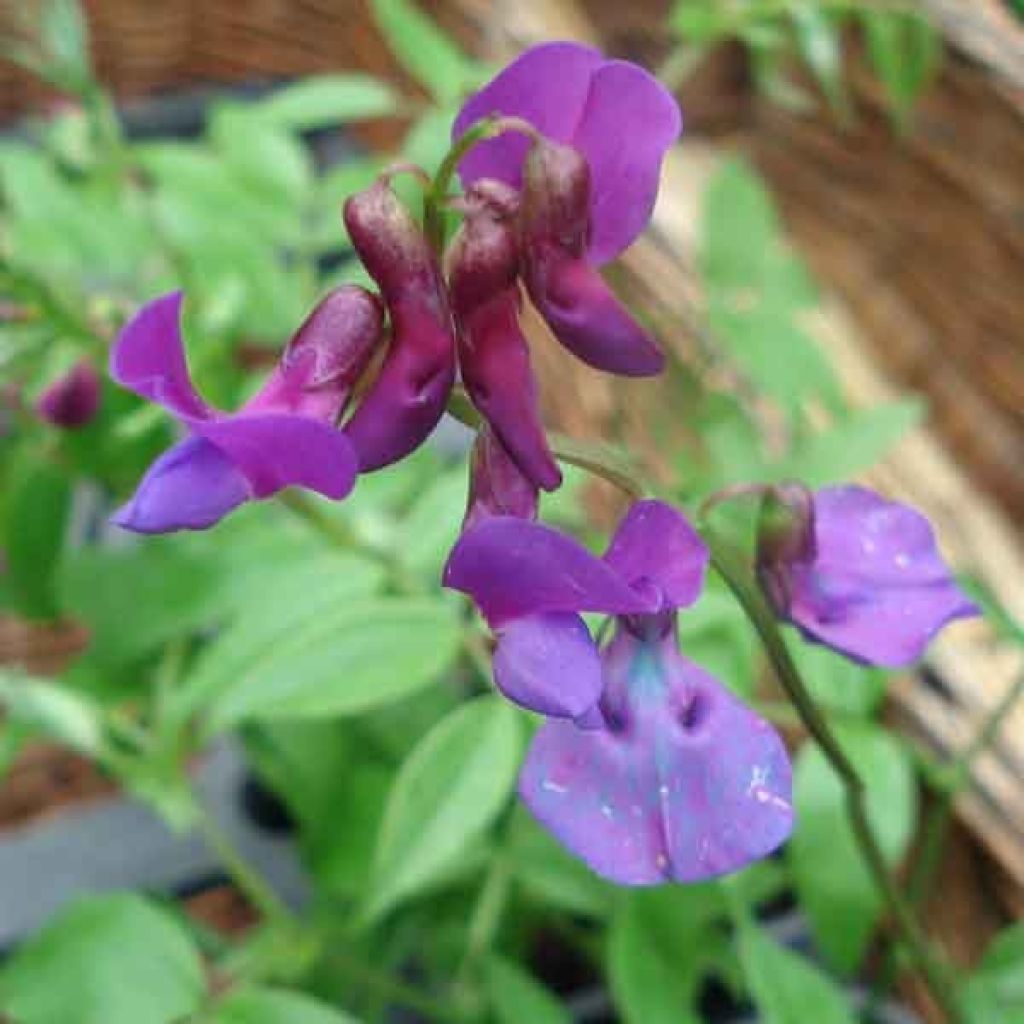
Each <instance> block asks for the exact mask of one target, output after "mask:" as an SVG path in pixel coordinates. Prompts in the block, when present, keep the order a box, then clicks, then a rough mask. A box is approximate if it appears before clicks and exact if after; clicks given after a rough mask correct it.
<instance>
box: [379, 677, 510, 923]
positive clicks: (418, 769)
mask: <svg viewBox="0 0 1024 1024" xmlns="http://www.w3.org/2000/svg"><path fill="white" fill-rule="evenodd" d="M521 747H522V743H521V729H520V719H519V715H518V712H516V710H515V709H514V708H512V707H511V706H510V705H509V704H508V703H506V702H505V701H503V700H501V699H499V698H497V697H479V698H477V699H476V700H473V701H471V702H469V703H468V704H465V705H463V706H462V707H461V708H459V709H458V710H457V711H454V712H453V713H452V714H450V715H448V716H447V717H446V718H444V719H442V720H441V721H440V722H439V723H438V724H437V725H436V726H434V728H433V729H431V731H430V732H429V733H427V735H426V736H425V737H424V738H423V739H422V741H421V742H420V743H419V744H418V745H417V746H416V748H415V749H414V750H413V752H412V753H411V754H410V755H409V757H408V758H407V759H406V761H405V763H404V764H403V765H402V768H401V770H400V772H399V774H398V778H397V779H396V780H395V784H394V787H393V789H392V790H391V795H390V796H389V798H388V806H387V810H386V812H385V815H384V823H383V825H382V827H381V831H380V836H379V839H378V842H377V853H376V857H375V860H374V872H373V880H372V885H371V892H370V895H369V899H368V901H367V907H366V914H367V916H369V917H378V916H380V915H381V914H382V913H384V912H385V911H387V910H388V909H390V908H391V907H393V906H394V905H395V904H396V903H398V902H399V901H400V900H402V899H404V898H406V897H407V896H409V895H410V894H411V893H413V892H415V891H417V890H419V889H422V888H423V887H424V886H426V885H428V884H429V883H431V882H433V881H434V880H436V879H437V877H438V876H439V875H442V874H443V873H445V872H446V871H448V870H450V868H451V866H452V864H453V863H454V862H456V861H457V859H458V857H459V855H460V854H461V853H462V851H463V850H464V849H465V848H466V847H467V846H469V845H470V844H471V842H472V841H473V840H475V839H477V838H479V837H480V836H481V834H482V833H483V832H484V830H485V829H486V828H487V827H488V825H490V824H491V822H492V821H493V820H494V819H495V817H496V816H497V815H498V813H499V812H500V811H501V809H502V807H504V806H505V803H506V801H507V800H508V798H509V796H510V795H511V792H512V787H513V785H514V783H515V777H516V771H517V769H518V767H519V757H520V754H521Z"/></svg>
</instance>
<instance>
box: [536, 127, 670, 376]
mask: <svg viewBox="0 0 1024 1024" xmlns="http://www.w3.org/2000/svg"><path fill="white" fill-rule="evenodd" d="M590 190H591V184H590V169H589V167H588V166H587V162H586V160H585V159H584V158H583V156H582V155H581V154H580V153H579V152H577V151H576V150H575V149H573V148H572V147H571V146H563V145H560V144H558V143H555V142H551V141H550V140H548V139H543V138H541V139H538V140H537V141H535V142H534V144H533V146H532V147H531V149H530V152H529V154H528V155H527V157H526V162H525V164H524V167H523V205H522V218H521V225H522V238H523V261H524V279H525V282H526V287H527V290H528V291H529V293H530V298H531V299H532V300H533V303H534V305H535V306H536V307H537V309H538V310H539V311H540V313H541V315H542V316H543V317H544V319H545V320H546V321H547V323H548V326H549V327H550V328H551V330H552V331H553V332H554V335H555V337H556V338H558V340H559V341H560V342H561V343H562V344H563V345H565V347H566V348H568V349H569V350H570V351H571V352H572V353H573V354H575V355H576V356H577V357H579V358H580V359H582V360H583V361H584V362H585V363H588V364H590V365H591V366H594V367H596V368H597V369H599V370H606V371H607V372H609V373H617V374H622V375H624V376H629V377H643V376H649V375H652V374H656V373H660V372H661V370H662V368H663V366H664V357H663V356H662V354H661V351H660V350H659V349H658V347H657V345H656V344H655V343H654V341H653V339H652V338H651V337H650V335H649V334H648V333H647V331H645V330H644V329H643V328H642V327H641V326H640V325H639V324H638V323H637V322H636V321H635V320H634V319H633V317H632V316H630V314H629V313H628V312H627V311H626V310H625V308H623V306H622V305H621V304H620V303H619V301H618V299H616V298H615V296H614V295H613V294H612V292H611V290H610V289H609V288H608V286H607V285H606V284H605V282H604V279H603V278H602V277H601V275H600V274H599V273H598V272H597V270H596V269H594V267H592V266H591V265H590V264H589V263H588V262H587V259H586V250H587V243H588V240H589V235H590V208H591V203H590Z"/></svg>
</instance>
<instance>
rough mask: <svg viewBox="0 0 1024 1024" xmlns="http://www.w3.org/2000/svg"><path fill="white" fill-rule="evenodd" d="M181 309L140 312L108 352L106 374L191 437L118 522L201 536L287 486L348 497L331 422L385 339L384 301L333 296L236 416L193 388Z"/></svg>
mask: <svg viewBox="0 0 1024 1024" xmlns="http://www.w3.org/2000/svg"><path fill="white" fill-rule="evenodd" d="M181 304H182V296H181V294H180V293H178V292H174V293H172V294H170V295H165V296H163V297H162V298H159V299H156V300H154V301H153V302H150V303H149V304H148V305H146V306H144V307H143V308H142V309H141V310H140V311H139V312H138V313H137V314H136V315H135V317H134V318H133V319H132V320H131V321H130V322H129V323H128V324H127V326H126V327H125V328H124V330H123V331H122V332H121V336H120V337H119V338H118V340H117V343H116V345H115V346H114V349H113V351H112V352H111V360H110V373H111V376H112V377H113V378H114V379H115V380H116V381H117V382H118V383H120V384H121V385H123V386H124V387H126V388H128V389H129V390H131V391H134V392H135V393H136V394H138V395H141V396H142V397H143V398H147V399H149V400H150V401H152V402H156V403H158V404H159V405H162V406H163V407H164V408H165V409H166V410H167V411H168V412H170V413H171V414H172V415H173V416H174V417H175V418H176V419H177V420H178V421H179V422H180V423H181V424H182V425H183V426H184V427H186V428H187V430H188V434H189V436H188V437H187V438H186V439H185V440H183V441H181V442H179V443H178V444H176V445H175V446H174V447H173V448H171V449H170V450H169V451H167V452H165V453H164V454H163V455H162V456H160V458H158V459H157V460H156V462H154V463H153V465H152V466H151V467H150V468H149V470H148V472H147V473H146V475H145V476H144V477H143V479H142V482H141V483H140V484H139V487H138V489H137V490H136V492H135V494H134V495H133V497H132V498H131V500H130V501H129V502H128V503H127V504H126V505H125V506H123V507H122V508H121V509H120V510H119V511H118V512H117V513H116V515H115V516H114V522H115V523H117V524H118V525H119V526H122V527H124V528H125V529H128V530H134V531H136V532H139V533H165V532H169V531H173V530H201V529H205V528H206V527H209V526H212V525H213V524H214V523H216V522H218V521H219V520H220V519H222V518H223V517H224V516H225V515H227V513H228V512H230V511H231V510H232V509H234V508H235V507H236V506H237V505H239V504H241V503H242V502H243V501H247V500H249V499H259V498H266V497H269V496H270V495H272V494H275V493H277V492H278V491H279V490H281V489H282V488H284V487H289V486H298V487H306V488H309V489H310V490H313V491H317V492H319V493H320V494H323V495H325V496H327V497H329V498H343V497H345V495H347V494H348V492H349V491H350V490H351V489H352V486H353V484H354V483H355V478H356V471H357V463H356V456H355V453H354V451H353V449H352V445H351V443H350V441H349V440H348V438H347V437H346V436H345V435H344V434H342V433H341V432H340V431H339V430H338V429H336V424H337V421H338V418H339V417H340V415H341V413H342V411H343V409H344V407H345V405H346V403H347V401H348V398H349V395H350V393H351V389H352V385H353V384H354V383H355V381H356V379H357V378H358V376H359V375H360V373H361V372H362V370H363V368H364V367H365V366H366V364H367V362H368V360H369V358H370V356H371V355H372V353H373V349H374V347H375V345H376V344H377V342H378V340H379V338H380V333H381V320H382V312H381V307H380V303H379V301H378V300H377V299H376V298H375V297H374V296H373V295H371V294H370V293H369V292H367V291H364V290H363V289H362V288H356V287H354V286H349V287H343V288H338V289H336V290H335V291H333V292H331V293H330V294H328V295H327V297H326V298H324V299H323V300H322V301H321V303H320V304H319V305H318V306H317V307H316V308H315V309H314V310H313V312H312V313H311V314H310V316H309V317H308V318H307V320H306V321H305V323H304V324H303V325H302V327H301V328H300V329H299V330H298V332H297V333H296V334H295V336H294V337H293V338H292V340H291V342H290V343H289V344H288V346H287V348H286V349H285V351H284V353H283V355H282V357H281V361H280V363H279V364H278V366H277V368H276V369H275V370H274V372H273V373H272V374H271V376H270V377H269V379H268V380H267V382H266V383H265V384H264V385H263V387H262V389H261V390H260V391H259V392H258V393H257V394H256V395H255V396H254V397H253V398H252V399H250V400H249V401H248V402H247V403H246V404H245V405H244V406H243V407H242V409H241V410H239V411H238V412H237V413H222V412H219V411H217V410H215V409H212V408H211V407H210V406H208V405H207V404H206V403H205V402H204V401H203V400H202V398H200V397H199V395H198V394H197V393H196V391H195V389H194V387H193V386H192V382H191V380H190V379H189V374H188V368H187V366H186V363H185V352H184V347H183V344H182V339H181V333H180V318H181Z"/></svg>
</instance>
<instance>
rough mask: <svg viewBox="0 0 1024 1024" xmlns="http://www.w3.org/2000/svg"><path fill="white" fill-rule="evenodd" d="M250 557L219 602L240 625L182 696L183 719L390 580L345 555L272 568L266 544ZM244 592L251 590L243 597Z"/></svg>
mask: <svg viewBox="0 0 1024 1024" xmlns="http://www.w3.org/2000/svg"><path fill="white" fill-rule="evenodd" d="M287 550H288V549H287V548H285V549H284V553H285V554H287ZM249 557H250V558H251V562H250V565H249V571H245V570H244V567H242V566H240V567H239V571H238V572H230V573H229V574H228V576H227V578H226V579H224V578H222V579H221V581H220V587H219V588H218V594H217V602H218V603H220V602H221V601H224V603H225V604H226V606H227V607H229V608H231V609H232V610H233V612H234V613H235V614H236V616H237V620H236V621H235V622H234V623H233V624H232V625H231V626H230V627H229V628H228V629H226V630H225V631H224V632H223V633H222V634H221V635H220V636H219V637H218V638H217V639H216V640H215V641H214V642H213V643H212V644H210V646H209V647H207V648H206V650H205V651H204V652H203V655H202V657H201V658H200V659H199V661H198V663H197V664H196V666H195V668H194V669H193V671H192V673H191V674H190V675H189V677H188V679H187V680H186V681H185V683H184V685H183V686H182V687H181V688H180V689H179V690H178V691H177V692H176V693H175V694H174V696H173V698H172V700H173V706H174V708H175V710H176V712H177V713H178V714H179V715H187V714H189V713H191V712H192V711H194V710H196V709H197V708H200V707H203V706H206V705H210V704H212V703H215V702H216V701H217V699H218V698H219V696H220V695H221V694H222V693H225V692H227V691H229V690H230V689H231V688H232V687H233V686H237V685H238V684H237V680H238V679H239V678H241V677H243V676H246V677H247V674H249V673H252V672H253V671H256V670H257V668H258V665H259V663H260V662H261V660H263V659H266V658H268V657H270V656H272V655H273V653H274V650H275V648H277V647H279V646H280V645H281V644H283V643H285V642H286V641H287V640H288V639H289V638H291V637H293V636H294V635H295V634H296V632H297V631H299V630H301V629H304V628H307V629H308V628H309V627H310V626H311V624H315V623H317V622H318V621H319V620H321V619H323V618H324V617H325V616H329V615H331V614H335V613H337V612H338V611H339V609H341V610H344V609H347V608H348V607H349V606H351V605H352V604H353V603H355V602H361V601H362V600H364V599H365V598H367V597H369V596H371V595H372V594H375V593H376V592H377V591H378V590H379V589H380V586H381V584H382V582H383V578H384V577H383V572H382V570H381V569H380V567H379V566H377V565H375V564H373V563H371V562H368V561H366V560H365V559H362V558H357V557H355V556H351V555H340V554H313V555H312V556H309V555H307V556H304V557H301V558H299V557H293V558H292V559H291V560H290V564H289V562H285V563H284V564H280V565H277V566H275V567H273V568H270V566H268V561H269V560H270V558H271V557H274V556H271V555H270V553H269V552H268V551H267V549H266V548H265V547H264V546H262V545H260V544H259V542H258V538H254V543H253V544H252V545H251V546H250V548H249ZM227 568H229V569H230V563H229V565H228V566H227ZM225 586H226V587H227V588H228V589H227V592H226V593H225V591H224V589H222V588H224V587H225ZM236 586H242V587H244V588H245V589H244V590H242V591H236V590H235V587H236ZM239 598H244V599H243V600H239Z"/></svg>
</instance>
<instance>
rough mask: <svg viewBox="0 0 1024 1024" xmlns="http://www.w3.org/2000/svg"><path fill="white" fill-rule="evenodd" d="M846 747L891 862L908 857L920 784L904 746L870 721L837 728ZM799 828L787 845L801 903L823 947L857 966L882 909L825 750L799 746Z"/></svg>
mask: <svg viewBox="0 0 1024 1024" xmlns="http://www.w3.org/2000/svg"><path fill="white" fill-rule="evenodd" d="M833 728H834V731H835V733H836V736H837V738H838V740H839V742H840V743H841V745H842V747H843V750H844V751H846V754H847V756H848V757H849V758H850V760H851V761H852V762H853V765H854V767H855V768H856V769H857V771H858V772H859V773H860V776H861V778H862V779H863V780H864V784H865V790H866V794H867V804H868V817H869V819H870V821H871V824H872V827H873V828H874V831H875V835H876V836H877V838H878V842H879V845H880V846H881V848H882V850H883V852H884V854H885V857H886V860H887V861H888V862H889V863H891V864H897V863H899V861H900V860H901V858H902V857H903V856H904V855H905V853H906V851H907V848H908V845H909V843H910V840H911V838H912V836H913V831H914V823H915V821H916V818H917V789H916V787H915V783H914V772H913V766H912V765H911V763H910V759H909V757H908V755H907V753H906V750H905V749H904V748H903V747H902V746H901V745H900V744H899V743H898V742H897V741H896V740H895V739H893V738H892V737H891V736H889V735H888V734H887V733H885V732H884V731H883V730H882V729H880V728H879V727H877V726H873V725H869V724H868V723H863V724H858V725H853V724H845V723H844V724H843V725H842V726H838V725H836V726H834V727H833ZM794 797H795V806H796V819H797V827H796V830H795V832H794V833H793V838H792V840H791V841H790V845H789V856H790V864H791V867H792V870H793V879H794V882H795V884H796V889H797V894H798V895H799V897H800V904H801V906H802V907H803V908H804V910H805V911H806V912H807V915H808V917H809V918H810V923H811V930H812V932H813V934H814V937H815V939H816V940H817V942H818V944H819V946H820V948H821V949H822V951H823V952H824V953H825V955H826V956H827V957H828V958H829V960H830V961H831V962H832V963H834V964H835V965H836V966H837V967H838V968H839V969H840V970H843V971H848V972H852V971H854V970H855V969H856V967H857V966H858V964H859V963H860V960H861V957H862V956H863V954H864V950H865V948H866V946H867V942H868V940H869V939H870V937H871V932H872V930H873V929H874V927H875V924H876V923H877V921H878V917H879V914H880V912H881V909H882V906H881V899H880V897H879V895H878V890H877V889H876V887H875V886H874V884H873V882H872V880H871V876H870V874H869V872H868V869H867V867H866V866H865V864H864V860H863V858H862V856H861V853H860V849H859V847H858V846H857V844H856V841H855V839H854V836H853V831H852V829H851V827H850V824H849V819H848V817H847V814H846V804H845V798H844V794H843V788H842V786H841V784H840V781H839V779H838V777H837V776H836V774H835V772H834V771H833V770H832V768H831V767H830V766H829V764H828V762H827V761H826V760H825V757H824V755H823V754H822V753H821V751H820V750H819V749H818V748H817V747H815V746H812V745H811V744H806V745H805V746H804V747H802V748H801V750H800V753H799V754H798V756H797V759H796V768H795V773H794Z"/></svg>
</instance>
